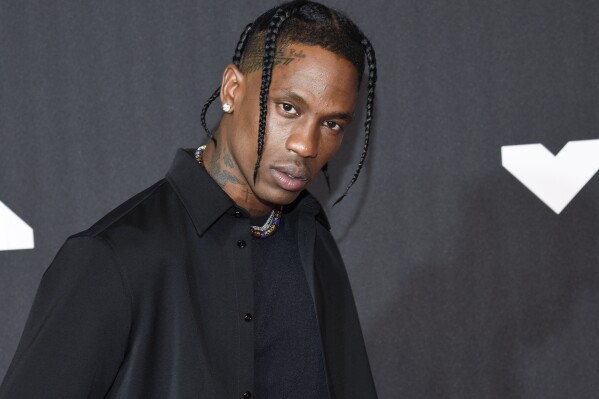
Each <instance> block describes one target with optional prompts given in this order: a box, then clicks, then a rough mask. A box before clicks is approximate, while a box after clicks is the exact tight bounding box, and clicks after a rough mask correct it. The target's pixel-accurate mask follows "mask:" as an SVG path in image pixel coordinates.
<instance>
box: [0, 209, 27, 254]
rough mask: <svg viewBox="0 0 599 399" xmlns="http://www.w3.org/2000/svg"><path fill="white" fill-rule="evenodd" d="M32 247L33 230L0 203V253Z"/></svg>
mask: <svg viewBox="0 0 599 399" xmlns="http://www.w3.org/2000/svg"><path fill="white" fill-rule="evenodd" d="M33 247H34V244H33V229H32V228H31V227H29V225H28V224H27V223H25V222H24V221H23V220H22V219H21V218H20V217H18V216H17V215H16V214H15V213H14V212H13V211H11V210H10V208H9V207H7V206H6V205H4V204H3V203H2V201H0V251H10V250H14V249H32V248H33Z"/></svg>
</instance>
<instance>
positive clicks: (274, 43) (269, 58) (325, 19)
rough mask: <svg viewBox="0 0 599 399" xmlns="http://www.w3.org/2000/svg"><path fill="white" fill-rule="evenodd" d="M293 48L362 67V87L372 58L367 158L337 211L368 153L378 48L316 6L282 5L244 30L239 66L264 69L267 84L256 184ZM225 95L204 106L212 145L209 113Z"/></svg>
mask: <svg viewBox="0 0 599 399" xmlns="http://www.w3.org/2000/svg"><path fill="white" fill-rule="evenodd" d="M287 43H299V44H306V45H313V46H319V47H321V48H323V49H325V50H328V51H331V52H332V53H335V54H337V55H340V56H342V57H343V58H345V59H347V60H348V61H350V62H351V63H352V64H353V65H354V66H355V67H356V70H357V72H358V76H359V81H358V84H359V83H360V81H361V80H362V74H363V71H364V58H366V62H367V64H368V88H367V93H368V94H367V100H366V120H365V122H364V132H365V133H364V145H363V149H362V154H361V155H360V159H359V162H358V166H357V168H356V170H355V172H354V174H353V176H352V178H351V180H350V183H349V184H348V186H347V188H346V189H345V191H344V192H343V194H342V195H341V196H340V197H339V198H338V199H337V200H336V201H335V202H334V204H333V205H335V204H337V203H339V202H340V201H341V200H343V198H345V196H346V195H347V193H348V191H349V189H350V188H351V186H352V185H353V184H354V183H355V182H356V180H357V179H358V176H359V175H360V171H361V170H362V166H363V165H364V161H365V160H366V154H367V152H368V142H369V139H370V131H371V125H372V118H373V112H374V92H375V86H376V79H377V69H376V57H375V53H374V48H373V47H372V45H371V43H370V41H369V40H368V38H366V36H365V35H364V34H363V33H362V31H361V30H360V29H359V28H358V27H357V26H356V24H355V23H353V22H352V21H351V20H350V19H349V18H348V17H346V16H345V15H343V14H342V13H340V12H339V11H336V10H333V9H331V8H328V7H326V6H324V5H322V4H319V3H316V2H313V1H305V0H295V1H291V2H288V3H284V4H281V5H280V6H277V7H274V8H272V9H270V10H268V11H267V12H265V13H264V14H262V15H261V16H259V17H258V18H257V19H256V20H255V21H254V22H253V23H251V24H249V25H248V26H247V27H246V28H245V29H244V31H243V33H242V34H241V37H240V38H239V41H238V43H237V46H236V48H235V55H234V56H233V64H234V65H236V66H237V67H239V68H240V70H241V71H242V72H243V73H249V72H252V71H254V70H258V69H259V68H262V83H261V86H260V98H259V100H260V101H259V102H260V117H259V123H258V151H257V158H256V164H255V166H254V181H255V180H256V176H257V173H258V168H259V167H260V161H261V160H262V152H263V150H264V136H265V134H266V116H267V112H268V107H267V104H268V91H269V88H270V82H271V79H272V70H273V67H274V66H275V64H276V56H277V48H280V47H281V46H284V45H285V44H287ZM219 93H220V87H219V88H218V89H217V90H215V91H214V93H213V94H212V95H211V96H210V98H209V99H208V101H207V102H206V104H204V107H203V108H202V113H201V122H202V126H203V127H204V130H205V131H206V133H207V134H208V136H209V137H210V138H211V139H212V140H214V137H213V135H212V133H211V132H210V130H209V129H208V127H207V125H206V112H207V111H208V108H209V107H210V104H211V103H212V102H214V100H215V99H216V98H217V97H218V95H219ZM327 169H328V164H326V165H324V166H323V168H322V171H323V173H324V175H325V179H326V182H327V185H329V176H328V173H327ZM329 187H330V185H329Z"/></svg>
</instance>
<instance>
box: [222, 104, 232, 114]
mask: <svg viewBox="0 0 599 399" xmlns="http://www.w3.org/2000/svg"><path fill="white" fill-rule="evenodd" d="M223 111H225V112H226V113H227V114H230V113H231V104H229V103H224V104H223Z"/></svg>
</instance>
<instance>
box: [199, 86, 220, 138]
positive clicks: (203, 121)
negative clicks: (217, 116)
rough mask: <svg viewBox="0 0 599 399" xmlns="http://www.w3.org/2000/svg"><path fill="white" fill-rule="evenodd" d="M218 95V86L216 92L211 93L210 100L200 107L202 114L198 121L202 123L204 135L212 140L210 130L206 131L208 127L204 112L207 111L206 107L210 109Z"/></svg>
mask: <svg viewBox="0 0 599 399" xmlns="http://www.w3.org/2000/svg"><path fill="white" fill-rule="evenodd" d="M219 95H220V86H218V88H217V89H216V90H214V93H212V95H211V96H210V98H208V101H206V103H205V104H204V106H203V107H202V113H201V114H200V121H201V122H202V127H203V128H204V131H206V134H207V135H208V137H210V138H211V139H212V140H214V136H213V135H212V132H211V131H210V129H208V126H207V125H206V112H207V111H208V107H210V104H212V102H213V101H214V100H216V98H217V97H218V96H219Z"/></svg>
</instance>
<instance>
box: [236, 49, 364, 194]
mask: <svg viewBox="0 0 599 399" xmlns="http://www.w3.org/2000/svg"><path fill="white" fill-rule="evenodd" d="M261 80H262V71H261V69H259V70H257V71H254V72H251V73H248V74H247V75H245V79H244V82H245V90H243V94H242V95H240V96H237V97H236V98H235V104H234V112H233V114H232V115H231V116H232V117H233V122H234V123H233V126H235V130H236V131H235V132H234V133H233V137H230V138H229V140H227V141H228V147H229V150H230V152H231V155H232V156H233V158H234V160H235V163H236V164H237V166H238V167H239V170H240V172H241V174H242V175H243V178H244V180H245V181H246V182H247V184H248V186H249V187H250V189H251V190H252V191H253V193H254V195H255V196H256V197H257V198H258V199H259V200H260V201H262V202H263V203H266V204H271V205H275V204H289V203H291V202H293V201H294V200H295V199H296V198H297V196H298V195H299V193H300V192H301V191H302V190H303V189H304V188H305V187H306V186H307V185H308V184H309V183H310V182H311V181H312V179H314V177H315V176H316V175H317V174H318V172H319V171H320V170H321V169H322V167H323V166H324V164H326V163H327V162H328V161H329V160H330V159H331V157H332V156H333V155H334V154H335V153H336V152H337V150H338V149H339V146H340V145H341V141H342V139H343V133H344V129H345V128H346V127H347V125H348V124H349V123H350V122H351V118H352V115H353V112H354V107H355V103H356V97H357V94H358V73H357V70H356V68H355V67H354V66H353V64H351V63H350V62H349V61H348V60H346V59H345V58H342V57H339V56H337V55H336V54H334V53H332V52H330V51H328V50H324V49H323V48H321V47H317V46H307V45H302V44H288V45H287V46H286V47H285V48H284V49H283V50H281V51H279V55H278V56H277V61H276V66H275V67H274V68H273V74H272V80H271V85H270V91H269V97H268V113H267V123H266V135H265V137H264V148H263V152H262V160H261V162H260V168H259V169H258V174H257V176H256V181H255V183H254V180H253V174H254V165H255V162H256V156H257V141H258V120H259V115H260V108H259V95H260V84H261ZM244 183H245V182H244Z"/></svg>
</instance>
